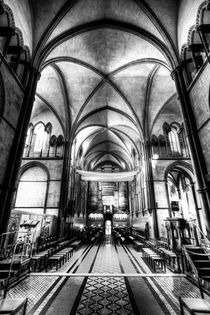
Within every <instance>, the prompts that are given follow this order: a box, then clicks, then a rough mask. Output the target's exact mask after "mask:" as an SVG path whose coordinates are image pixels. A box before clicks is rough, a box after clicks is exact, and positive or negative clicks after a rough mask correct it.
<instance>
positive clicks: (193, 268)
mask: <svg viewBox="0 0 210 315" xmlns="http://www.w3.org/2000/svg"><path fill="white" fill-rule="evenodd" d="M183 251H184V253H185V257H186V259H187V261H188V263H189V264H190V266H191V268H192V270H193V272H194V274H195V276H196V278H197V280H198V279H199V275H198V270H197V268H196V267H195V265H194V263H193V261H192V259H191V257H190V255H189V253H188V251H187V249H186V247H185V246H183Z"/></svg>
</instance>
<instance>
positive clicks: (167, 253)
mask: <svg viewBox="0 0 210 315" xmlns="http://www.w3.org/2000/svg"><path fill="white" fill-rule="evenodd" d="M158 252H159V253H160V255H162V257H163V259H164V260H165V262H166V263H167V264H168V265H169V266H171V267H172V268H173V269H174V268H175V264H176V260H177V255H176V254H175V253H174V252H172V251H171V250H169V249H166V248H164V247H159V248H158Z"/></svg>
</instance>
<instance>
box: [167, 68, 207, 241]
mask: <svg viewBox="0 0 210 315" xmlns="http://www.w3.org/2000/svg"><path fill="white" fill-rule="evenodd" d="M172 78H173V79H174V81H175V84H176V89H177V93H178V96H179V101H180V105H181V110H182V115H183V119H184V126H185V130H186V136H187V141H188V145H189V149H190V155H191V158H192V163H193V168H194V171H195V177H196V181H197V186H198V192H199V193H200V196H201V202H202V210H203V215H204V220H205V226H206V231H207V235H208V238H210V184H209V183H208V182H207V181H206V177H205V174H207V170H206V164H205V160H204V156H203V153H202V148H201V145H200V139H199V136H198V131H197V127H196V120H195V117H194V113H193V110H192V106H191V103H190V99H189V96H188V92H187V89H186V86H185V81H184V77H183V69H182V67H177V68H176V69H175V70H174V71H173V72H172Z"/></svg>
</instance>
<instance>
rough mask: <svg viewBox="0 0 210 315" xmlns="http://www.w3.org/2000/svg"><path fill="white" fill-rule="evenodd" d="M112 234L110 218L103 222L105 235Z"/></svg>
mask: <svg viewBox="0 0 210 315" xmlns="http://www.w3.org/2000/svg"><path fill="white" fill-rule="evenodd" d="M111 234H112V222H111V220H106V222H105V235H106V236H108V235H111Z"/></svg>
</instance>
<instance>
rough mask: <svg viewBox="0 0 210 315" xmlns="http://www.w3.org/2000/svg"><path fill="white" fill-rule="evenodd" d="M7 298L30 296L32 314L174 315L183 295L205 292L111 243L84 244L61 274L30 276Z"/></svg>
mask: <svg viewBox="0 0 210 315" xmlns="http://www.w3.org/2000/svg"><path fill="white" fill-rule="evenodd" d="M7 296H8V297H12V298H17V297H25V296H27V297H28V307H27V314H29V315H32V314H35V315H38V314H40V315H44V314H48V315H59V314H62V315H66V314H68V315H74V314H76V315H83V314H85V315H88V314H91V315H95V314H101V315H102V314H103V315H108V314H120V315H127V314H142V315H146V314H150V315H159V314H160V315H161V314H174V315H175V314H180V311H179V302H178V297H179V296H182V297H200V294H199V290H198V288H197V287H196V286H194V285H193V284H192V283H191V282H190V281H188V280H187V278H186V277H185V276H184V275H178V274H172V273H171V272H170V271H169V270H167V272H166V273H152V272H151V270H150V269H149V268H148V266H147V265H146V264H145V262H144V261H143V259H142V254H141V252H136V251H135V250H134V249H133V248H132V246H129V245H128V246H121V245H115V244H113V243H112V240H111V239H107V240H106V241H104V242H103V243H102V244H95V245H93V246H84V245H83V246H81V247H80V248H79V249H78V250H77V251H76V252H75V253H74V255H73V257H72V258H71V259H70V260H69V261H68V262H67V263H65V264H64V265H63V266H62V267H61V268H60V269H59V270H58V271H55V270H54V269H52V270H50V271H49V272H48V273H36V274H34V273H32V274H30V275H29V276H28V277H27V278H25V279H24V280H23V281H21V282H20V283H19V284H18V285H16V286H15V287H13V288H11V289H10V290H9V292H8V295H7ZM206 298H207V299H209V300H210V298H209V297H208V296H206ZM186 314H187V312H186Z"/></svg>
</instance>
